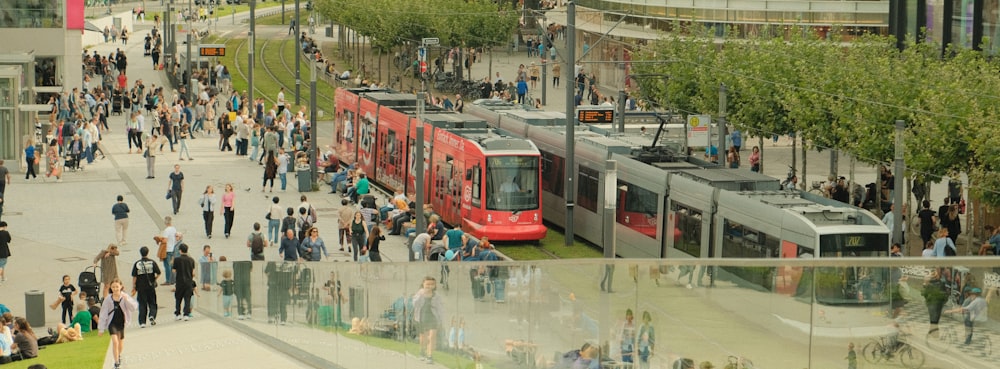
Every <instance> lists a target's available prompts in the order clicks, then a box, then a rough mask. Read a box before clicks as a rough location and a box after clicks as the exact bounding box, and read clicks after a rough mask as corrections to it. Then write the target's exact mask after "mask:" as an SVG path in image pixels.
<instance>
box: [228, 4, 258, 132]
mask: <svg viewBox="0 0 1000 369" xmlns="http://www.w3.org/2000/svg"><path fill="white" fill-rule="evenodd" d="M256 4H257V0H250V35H249V37H250V53H249V57H250V60H249V62H247V70H248V71H249V73H247V84H248V85H250V86H249V87H248V88H247V93H248V94H249V95H248V96H247V105H249V106H250V107H249V108H248V109H247V112H249V113H250V116H254V114H253V105H254V103H253V49H254V48H256V47H257V33H256V32H255V31H256V30H257V16H256V13H257V5H256ZM234 90H235V89H234Z"/></svg>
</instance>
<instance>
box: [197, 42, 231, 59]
mask: <svg viewBox="0 0 1000 369" xmlns="http://www.w3.org/2000/svg"><path fill="white" fill-rule="evenodd" d="M198 53H199V54H201V56H226V46H225V45H202V46H201V47H199V48H198Z"/></svg>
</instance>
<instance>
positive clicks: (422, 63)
mask: <svg viewBox="0 0 1000 369" xmlns="http://www.w3.org/2000/svg"><path fill="white" fill-rule="evenodd" d="M420 73H427V62H425V61H423V60H421V61H420Z"/></svg>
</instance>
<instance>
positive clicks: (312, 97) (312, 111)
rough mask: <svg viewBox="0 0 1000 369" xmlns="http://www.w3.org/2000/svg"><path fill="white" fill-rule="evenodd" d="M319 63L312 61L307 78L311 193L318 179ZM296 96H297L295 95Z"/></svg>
mask: <svg viewBox="0 0 1000 369" xmlns="http://www.w3.org/2000/svg"><path fill="white" fill-rule="evenodd" d="M318 64H319V63H317V62H316V59H315V58H313V60H312V64H311V65H312V68H310V69H312V76H311V77H310V78H309V105H310V107H309V121H310V123H309V140H310V142H312V145H310V147H309V175H310V176H311V177H310V178H309V186H310V188H309V190H310V191H312V186H313V183H315V181H316V178H318V175H317V174H318V173H317V172H318V171H319V170H318V169H317V168H316V149H317V148H319V140H317V139H316V135H317V134H318V133H317V128H316V127H317V126H318V124H317V122H316V74H317V73H318V72H316V69H317V68H319V65H318ZM296 96H298V95H296Z"/></svg>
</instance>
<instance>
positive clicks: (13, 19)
mask: <svg viewBox="0 0 1000 369" xmlns="http://www.w3.org/2000/svg"><path fill="white" fill-rule="evenodd" d="M64 9H65V1H63V0H14V1H5V2H4V4H3V7H2V8H0V28H62V27H63V12H64V11H65V10H64Z"/></svg>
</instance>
